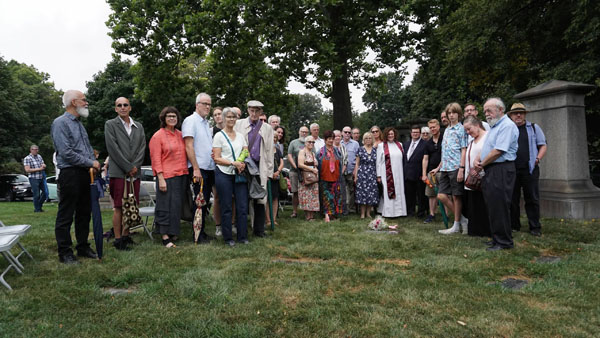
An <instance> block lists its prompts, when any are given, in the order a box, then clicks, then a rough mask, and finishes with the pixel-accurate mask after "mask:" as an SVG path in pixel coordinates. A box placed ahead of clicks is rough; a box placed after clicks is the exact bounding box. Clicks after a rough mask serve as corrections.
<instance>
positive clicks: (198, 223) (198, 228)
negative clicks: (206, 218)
mask: <svg viewBox="0 0 600 338" xmlns="http://www.w3.org/2000/svg"><path fill="white" fill-rule="evenodd" d="M195 203H196V213H195V214H194V222H193V224H192V225H193V227H194V243H196V244H198V239H200V232H202V207H203V206H205V205H206V201H205V200H204V180H203V179H200V192H198V196H196V201H195Z"/></svg>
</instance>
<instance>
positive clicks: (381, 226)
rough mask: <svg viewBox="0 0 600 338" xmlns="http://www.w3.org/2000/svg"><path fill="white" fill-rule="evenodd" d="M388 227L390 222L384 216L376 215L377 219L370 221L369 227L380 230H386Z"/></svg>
mask: <svg viewBox="0 0 600 338" xmlns="http://www.w3.org/2000/svg"><path fill="white" fill-rule="evenodd" d="M387 228H388V224H387V223H386V222H385V219H383V217H381V216H377V217H375V219H373V220H372V221H371V222H370V223H369V229H371V230H375V231H380V230H386V229H387Z"/></svg>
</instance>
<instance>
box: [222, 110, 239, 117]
mask: <svg viewBox="0 0 600 338" xmlns="http://www.w3.org/2000/svg"><path fill="white" fill-rule="evenodd" d="M229 112H231V113H233V115H235V116H237V112H236V111H235V110H234V109H233V108H231V107H225V108H223V111H222V112H221V114H223V118H225V117H226V116H227V113H229Z"/></svg>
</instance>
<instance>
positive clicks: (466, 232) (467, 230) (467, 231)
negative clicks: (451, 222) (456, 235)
mask: <svg viewBox="0 0 600 338" xmlns="http://www.w3.org/2000/svg"><path fill="white" fill-rule="evenodd" d="M462 234H463V235H468V234H469V226H468V225H463V226H462Z"/></svg>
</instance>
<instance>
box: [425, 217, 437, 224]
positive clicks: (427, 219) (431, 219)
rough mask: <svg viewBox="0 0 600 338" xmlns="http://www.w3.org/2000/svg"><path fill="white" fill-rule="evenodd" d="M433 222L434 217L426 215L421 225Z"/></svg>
mask: <svg viewBox="0 0 600 338" xmlns="http://www.w3.org/2000/svg"><path fill="white" fill-rule="evenodd" d="M434 220H435V216H431V215H427V218H425V220H424V221H423V223H425V224H428V223H431V222H433V221H434Z"/></svg>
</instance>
